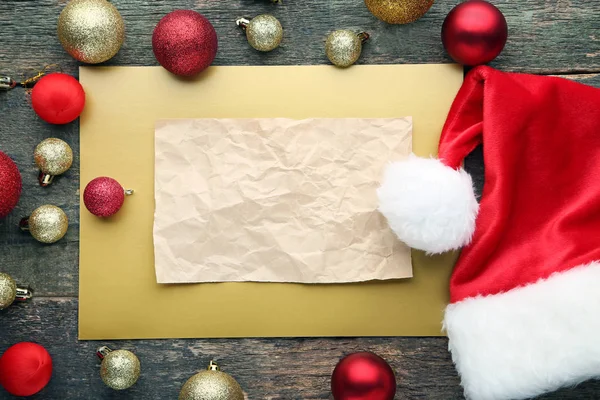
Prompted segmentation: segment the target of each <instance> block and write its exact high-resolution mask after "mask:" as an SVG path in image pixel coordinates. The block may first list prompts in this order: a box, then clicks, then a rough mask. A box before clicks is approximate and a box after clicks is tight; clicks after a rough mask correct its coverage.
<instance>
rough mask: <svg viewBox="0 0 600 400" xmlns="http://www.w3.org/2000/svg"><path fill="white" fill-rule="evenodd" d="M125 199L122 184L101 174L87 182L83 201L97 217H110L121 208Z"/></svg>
mask: <svg viewBox="0 0 600 400" xmlns="http://www.w3.org/2000/svg"><path fill="white" fill-rule="evenodd" d="M124 201H125V190H124V189H123V186H121V184H120V183H119V182H117V181H116V180H114V179H113V178H109V177H106V176H101V177H99V178H96V179H94V180H92V181H91V182H90V183H88V184H87V186H86V187H85V190H84V192H83V203H84V204H85V207H86V208H87V209H88V211H89V212H91V213H92V214H94V215H95V216H97V217H110V216H111V215H114V214H116V213H117V211H119V210H120V209H121V206H123V202H124Z"/></svg>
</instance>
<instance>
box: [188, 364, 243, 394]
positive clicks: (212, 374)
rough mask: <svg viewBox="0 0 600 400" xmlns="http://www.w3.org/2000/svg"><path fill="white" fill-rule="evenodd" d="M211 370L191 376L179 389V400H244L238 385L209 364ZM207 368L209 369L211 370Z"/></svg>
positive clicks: (213, 365) (214, 365)
mask: <svg viewBox="0 0 600 400" xmlns="http://www.w3.org/2000/svg"><path fill="white" fill-rule="evenodd" d="M211 367H214V368H215V369H213V370H208V371H202V372H199V373H197V374H196V375H194V376H192V377H191V378H190V379H188V381H187V382H186V383H185V384H184V385H183V388H181V392H180V393H179V400H244V392H243V391H242V388H241V386H240V384H239V383H237V381H236V380H235V379H233V378H232V377H231V376H230V375H228V374H226V373H225V372H221V371H219V370H218V367H217V365H216V364H213V363H211ZM211 367H209V368H211Z"/></svg>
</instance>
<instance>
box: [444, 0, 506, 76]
mask: <svg viewBox="0 0 600 400" xmlns="http://www.w3.org/2000/svg"><path fill="white" fill-rule="evenodd" d="M507 38H508V25H507V24H506V19H505V18H504V15H502V12H500V10H498V9H497V8H496V7H495V6H494V5H492V4H490V3H488V2H487V1H483V0H469V1H465V2H464V3H461V4H459V5H457V6H456V7H454V8H453V9H452V11H450V13H449V14H448V16H447V17H446V19H445V20H444V24H443V25H442V43H443V44H444V48H445V49H446V51H447V52H448V54H449V55H450V57H452V58H453V59H454V61H456V62H458V63H460V64H462V65H467V66H475V65H481V64H486V63H488V62H490V61H492V60H493V59H494V58H496V57H497V56H498V55H499V54H500V53H501V52H502V49H504V45H505V44H506V39H507Z"/></svg>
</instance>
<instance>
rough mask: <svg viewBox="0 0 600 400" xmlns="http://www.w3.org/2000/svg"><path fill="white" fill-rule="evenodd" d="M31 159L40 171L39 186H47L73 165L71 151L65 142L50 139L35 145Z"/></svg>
mask: <svg viewBox="0 0 600 400" xmlns="http://www.w3.org/2000/svg"><path fill="white" fill-rule="evenodd" d="M33 159H34V160H35V163H36V164H37V166H38V168H39V169H40V176H39V181H40V185H42V186H48V185H50V184H51V183H52V180H53V179H54V177H55V176H56V175H61V174H64V173H65V172H67V170H68V169H69V168H71V165H72V164H73V150H72V149H71V146H69V145H68V144H67V143H66V142H64V141H62V140H60V139H55V138H50V139H46V140H44V141H42V142H41V143H40V144H38V145H37V147H36V148H35V151H34V152H33Z"/></svg>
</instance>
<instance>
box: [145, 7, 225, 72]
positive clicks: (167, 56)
mask: <svg viewBox="0 0 600 400" xmlns="http://www.w3.org/2000/svg"><path fill="white" fill-rule="evenodd" d="M217 48H218V40H217V32H216V31H215V28H214V27H213V26H212V24H211V23H210V22H209V21H208V19H206V18H205V17H204V16H203V15H202V14H199V13H197V12H195V11H191V10H177V11H173V12H171V13H169V14H167V15H165V16H164V17H163V18H162V19H161V20H160V21H159V22H158V24H157V25H156V28H154V33H153V34H152V49H153V50H154V56H155V57H156V59H157V60H158V62H159V63H160V65H162V66H163V67H164V68H165V69H166V70H167V71H169V72H171V73H173V74H175V75H181V76H194V75H197V74H198V73H200V72H202V71H203V70H204V69H206V68H207V67H208V66H209V65H210V64H212V62H213V60H214V59H215V56H216V55H217Z"/></svg>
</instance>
